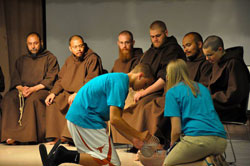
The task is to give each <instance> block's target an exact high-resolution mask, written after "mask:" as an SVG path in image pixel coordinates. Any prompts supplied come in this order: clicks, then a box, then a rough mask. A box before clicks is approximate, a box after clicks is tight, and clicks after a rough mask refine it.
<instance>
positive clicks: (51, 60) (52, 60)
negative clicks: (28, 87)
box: [40, 54, 59, 89]
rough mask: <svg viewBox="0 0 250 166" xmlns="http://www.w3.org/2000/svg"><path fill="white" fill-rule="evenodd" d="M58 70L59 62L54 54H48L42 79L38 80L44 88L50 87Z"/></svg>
mask: <svg viewBox="0 0 250 166" xmlns="http://www.w3.org/2000/svg"><path fill="white" fill-rule="evenodd" d="M58 72H59V64H58V62H57V59H56V57H55V56H54V55H52V54H49V55H48V60H47V70H46V73H45V76H44V79H43V80H42V81H41V82H40V84H43V85H44V86H45V88H46V89H51V88H52V87H53V85H54V83H55V81H56V79H57V74H58Z"/></svg>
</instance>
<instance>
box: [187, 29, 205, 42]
mask: <svg viewBox="0 0 250 166" xmlns="http://www.w3.org/2000/svg"><path fill="white" fill-rule="evenodd" d="M188 35H193V37H194V41H195V43H198V42H201V43H203V39H202V37H201V35H200V34H199V33H198V32H188V33H187V34H186V35H185V36H184V37H186V36H188Z"/></svg>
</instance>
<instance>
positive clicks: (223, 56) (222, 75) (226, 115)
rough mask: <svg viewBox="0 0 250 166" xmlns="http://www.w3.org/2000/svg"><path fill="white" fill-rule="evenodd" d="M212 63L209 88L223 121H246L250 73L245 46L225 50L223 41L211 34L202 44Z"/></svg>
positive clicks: (207, 57)
mask: <svg viewBox="0 0 250 166" xmlns="http://www.w3.org/2000/svg"><path fill="white" fill-rule="evenodd" d="M203 52H204V55H205V56H206V59H207V60H208V61H209V62H210V63H212V64H213V68H212V76H211V79H210V82H209V86H208V88H209V90H210V92H211V95H212V99H213V102H214V107H215V110H216V111H217V113H218V114H219V117H220V120H221V121H235V122H246V120H247V117H246V104H247V102H248V95H249V83H250V75H249V71H248V68H247V66H246V64H245V62H244V59H243V47H233V48H229V49H226V50H224V44H223V40H222V39H221V38H220V37H218V36H209V37H208V38H207V39H206V40H205V41H204V45H203Z"/></svg>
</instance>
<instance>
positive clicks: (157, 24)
mask: <svg viewBox="0 0 250 166" xmlns="http://www.w3.org/2000/svg"><path fill="white" fill-rule="evenodd" d="M158 28H160V29H161V31H162V32H164V31H166V30H167V26H166V24H165V23H164V22H163V21H160V20H156V21H154V22H153V23H152V24H151V25H150V29H152V30H155V29H158Z"/></svg>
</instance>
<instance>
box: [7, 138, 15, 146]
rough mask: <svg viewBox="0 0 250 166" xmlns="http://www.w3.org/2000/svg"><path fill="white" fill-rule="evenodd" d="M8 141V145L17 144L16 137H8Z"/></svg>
mask: <svg viewBox="0 0 250 166" xmlns="http://www.w3.org/2000/svg"><path fill="white" fill-rule="evenodd" d="M6 143H7V144H8V145H15V144H16V141H15V140H14V139H11V138H8V139H7V140H6Z"/></svg>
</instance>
